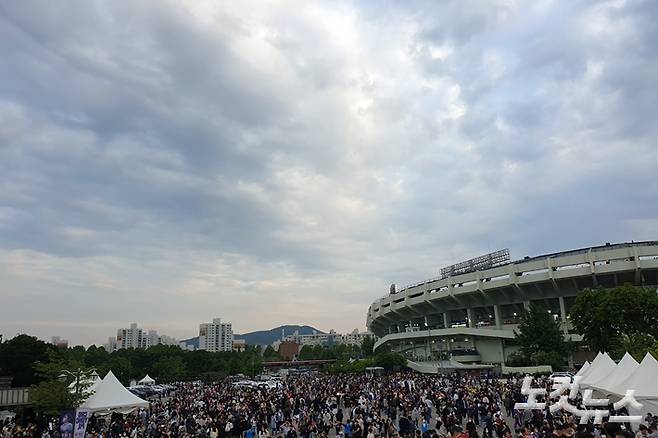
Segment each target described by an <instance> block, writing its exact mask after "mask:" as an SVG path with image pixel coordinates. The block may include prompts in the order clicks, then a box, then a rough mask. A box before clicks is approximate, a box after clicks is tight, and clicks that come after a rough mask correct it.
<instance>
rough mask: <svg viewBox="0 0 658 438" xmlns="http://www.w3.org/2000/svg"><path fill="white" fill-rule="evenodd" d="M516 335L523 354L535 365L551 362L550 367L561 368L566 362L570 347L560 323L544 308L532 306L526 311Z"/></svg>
mask: <svg viewBox="0 0 658 438" xmlns="http://www.w3.org/2000/svg"><path fill="white" fill-rule="evenodd" d="M514 334H515V335H516V341H517V342H518V343H519V345H520V346H521V353H522V354H523V355H524V356H525V357H527V358H529V359H530V362H532V363H533V365H548V363H539V361H540V360H550V362H552V363H550V365H553V366H560V365H562V364H563V363H564V362H565V360H564V359H565V358H566V355H567V354H568V352H569V349H570V346H569V344H568V343H567V342H566V341H565V340H564V336H563V334H562V330H560V325H559V323H557V322H556V321H555V320H554V319H553V317H552V316H551V315H550V314H548V313H547V312H546V310H545V309H543V308H542V307H540V306H537V305H531V306H530V309H529V310H526V311H524V312H523V314H522V316H521V323H520V324H519V331H518V332H517V331H515V332H514ZM538 353H542V354H538ZM549 353H550V354H551V355H550V356H549V355H548V354H549ZM556 358H559V360H556Z"/></svg>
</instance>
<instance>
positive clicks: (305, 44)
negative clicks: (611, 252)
mask: <svg viewBox="0 0 658 438" xmlns="http://www.w3.org/2000/svg"><path fill="white" fill-rule="evenodd" d="M656 22H658V2H655V1H651V0H647V1H610V2H591V1H574V0H569V1H563V2H553V1H523V0H519V1H515V0H499V1H489V2H484V1H480V0H474V1H464V0H455V1H435V0H428V1H427V2H422V1H419V2H415V1H405V2H385V1H384V2H365V1H364V2H342V1H326V2H312V1H297V2H295V1H290V2H268V3H266V2H263V1H254V2H250V1H230V2H218V1H214V0H213V1H207V2H204V1H199V0H193V1H189V2H186V1H178V2H174V1H163V0H157V1H156V0H153V1H137V2H136V1H133V0H129V1H112V2H107V1H87V0H80V1H65V2H50V1H26V0H21V1H8V2H2V3H0V297H1V303H0V332H2V333H4V334H5V337H11V336H13V335H15V334H16V333H17V332H28V333H30V334H34V335H37V336H39V337H41V338H44V339H49V338H50V336H52V335H60V336H62V337H64V338H68V339H69V340H70V341H71V342H72V343H74V344H75V343H83V344H91V343H96V344H100V343H102V342H104V341H106V340H107V337H108V336H113V335H115V334H116V329H117V328H118V327H124V326H127V325H128V324H129V323H130V322H132V321H135V322H138V323H139V324H140V326H143V327H144V328H151V329H157V330H158V331H160V332H162V333H165V334H168V335H171V336H176V337H179V338H185V337H190V336H194V335H196V334H198V324H199V323H200V322H204V321H210V320H211V319H212V318H213V317H221V318H223V319H225V320H228V321H231V322H233V325H234V330H235V331H236V332H245V331H251V330H256V329H268V328H271V327H274V326H276V325H279V324H285V323H293V324H309V325H312V326H314V327H317V328H319V329H321V330H328V329H330V328H335V329H337V330H338V331H347V330H352V329H353V328H356V327H358V328H359V329H364V328H365V316H366V311H367V308H368V305H369V304H370V303H371V302H372V301H374V300H375V299H377V298H378V297H380V296H382V295H384V294H386V293H387V291H388V286H389V284H390V283H394V282H395V283H398V284H405V283H409V282H413V281H417V280H421V279H425V278H429V277H432V276H435V275H436V274H437V272H438V270H439V269H440V268H441V267H442V266H444V265H448V264H451V263H455V262H459V261H461V260H463V259H467V258H471V257H474V256H477V255H480V254H482V253H486V252H489V251H492V250H496V249H500V248H505V247H509V248H510V250H511V252H512V256H513V257H514V258H522V257H523V256H525V255H538V254H542V253H547V252H551V251H558V250H567V249H573V248H578V247H583V246H588V245H597V244H603V243H605V242H619V241H630V240H631V239H634V240H650V239H656V238H658V150H657V145H656V139H657V138H658V136H657V134H658V122H657V115H658V26H656Z"/></svg>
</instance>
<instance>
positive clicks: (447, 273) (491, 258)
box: [441, 248, 510, 278]
mask: <svg viewBox="0 0 658 438" xmlns="http://www.w3.org/2000/svg"><path fill="white" fill-rule="evenodd" d="M509 261H510V253H509V249H508V248H505V249H501V250H499V251H494V252H490V253H489V254H485V255H482V256H479V257H475V258H473V259H470V260H466V261H464V262H460V263H456V264H454V265H450V266H446V267H445V268H442V269H441V278H447V277H452V276H454V275H459V274H466V273H468V272H475V271H480V270H482V269H488V268H493V267H494V266H499V265H502V264H504V263H507V262H509Z"/></svg>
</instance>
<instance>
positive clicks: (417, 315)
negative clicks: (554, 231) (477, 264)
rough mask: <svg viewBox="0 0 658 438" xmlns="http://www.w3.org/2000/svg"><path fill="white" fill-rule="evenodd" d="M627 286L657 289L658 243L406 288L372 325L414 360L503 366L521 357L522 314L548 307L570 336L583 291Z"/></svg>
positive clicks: (375, 310)
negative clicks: (517, 341) (517, 339)
mask: <svg viewBox="0 0 658 438" xmlns="http://www.w3.org/2000/svg"><path fill="white" fill-rule="evenodd" d="M625 283H631V284H635V285H644V286H652V287H653V286H656V285H658V241H651V242H633V243H621V244H612V245H610V244H606V245H602V246H597V247H591V248H583V249H577V250H572V251H564V252H559V253H554V254H547V255H543V256H538V257H532V258H529V257H526V258H525V259H522V260H518V261H515V262H510V263H507V264H505V265H501V266H497V267H493V268H490V269H484V270H481V271H475V272H469V273H466V274H461V275H456V276H453V277H448V278H443V279H431V280H427V281H423V282H420V283H416V284H412V285H409V286H407V287H405V288H403V289H402V290H400V291H399V292H397V293H395V294H388V295H386V296H384V297H382V298H380V299H379V300H377V301H375V302H374V303H372V305H371V306H370V307H369V309H368V315H367V326H368V328H369V330H370V331H372V332H373V333H374V334H375V335H376V336H377V337H378V338H379V339H378V340H377V342H376V344H375V349H376V350H381V349H390V350H393V351H399V352H402V353H405V354H407V355H408V356H409V358H410V359H412V358H413V359H416V360H440V359H445V357H446V355H449V356H454V357H460V356H461V357H480V358H481V362H483V363H502V362H504V361H505V359H506V358H507V356H508V355H509V354H510V353H511V352H513V351H515V350H516V347H515V346H514V341H513V339H514V329H515V328H516V327H517V324H518V322H519V318H520V315H521V312H522V310H523V308H524V307H527V306H529V305H530V303H535V304H539V305H541V306H543V307H544V308H546V310H547V312H550V313H551V314H552V315H553V317H554V318H555V319H556V320H560V321H561V322H562V323H563V324H562V327H563V330H564V331H565V336H569V337H572V338H573V339H578V337H577V336H576V335H573V334H570V333H569V330H570V324H569V321H568V312H569V308H570V307H571V305H572V304H573V302H574V300H575V297H576V295H577V294H578V292H579V291H580V290H582V289H585V288H591V287H598V286H601V287H614V286H617V285H622V284H625Z"/></svg>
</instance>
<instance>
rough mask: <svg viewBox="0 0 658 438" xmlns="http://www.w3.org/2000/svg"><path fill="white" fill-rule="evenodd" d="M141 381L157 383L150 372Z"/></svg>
mask: <svg viewBox="0 0 658 438" xmlns="http://www.w3.org/2000/svg"><path fill="white" fill-rule="evenodd" d="M139 383H147V384H148V383H155V380H153V379H152V378H151V376H149V375H148V374H147V375H145V376H144V378H143V379H142V380H140V381H139Z"/></svg>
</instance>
